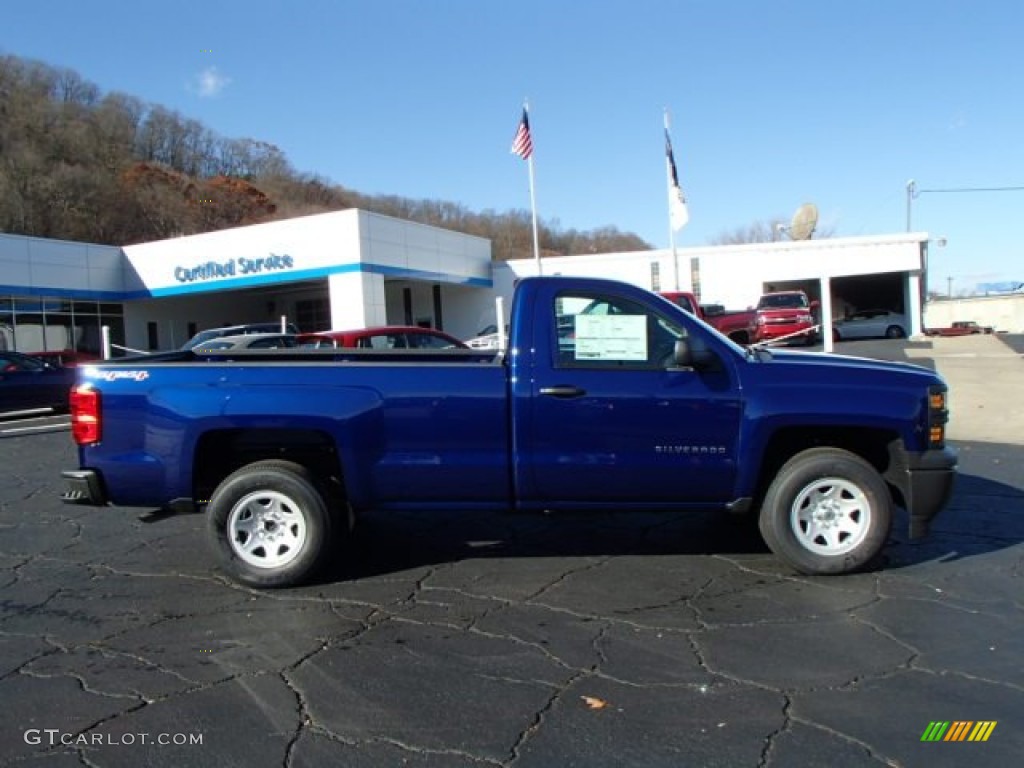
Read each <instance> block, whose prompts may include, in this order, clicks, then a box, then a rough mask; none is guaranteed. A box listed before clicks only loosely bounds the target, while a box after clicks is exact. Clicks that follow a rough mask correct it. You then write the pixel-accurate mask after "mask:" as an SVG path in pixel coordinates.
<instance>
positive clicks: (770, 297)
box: [757, 293, 808, 309]
mask: <svg viewBox="0 0 1024 768" xmlns="http://www.w3.org/2000/svg"><path fill="white" fill-rule="evenodd" d="M807 306H808V304H807V296H805V295H804V294H802V293H769V294H766V295H764V296H762V297H761V300H760V301H759V302H757V308H758V309H804V308H805V307H807Z"/></svg>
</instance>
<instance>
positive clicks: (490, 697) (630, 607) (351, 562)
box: [0, 338, 1024, 768]
mask: <svg viewBox="0 0 1024 768" xmlns="http://www.w3.org/2000/svg"><path fill="white" fill-rule="evenodd" d="M949 341H950V342H954V341H955V342H956V343H955V344H953V343H950V344H947V343H946V342H945V341H942V340H940V341H936V342H934V343H933V342H907V343H902V344H901V343H892V342H888V343H884V344H882V343H880V344H870V343H869V344H864V345H859V344H854V343H850V346H848V345H839V348H838V351H839V352H841V353H846V354H865V355H877V356H888V357H893V358H895V359H911V360H913V361H914V362H919V363H922V364H925V365H931V366H934V367H936V368H938V369H939V370H940V372H943V373H944V374H946V372H947V371H948V372H949V374H950V375H949V378H950V383H951V385H952V394H951V401H952V402H953V403H954V413H953V422H952V424H951V429H950V434H951V435H952V436H954V437H955V438H956V444H957V446H958V447H959V449H960V457H961V473H960V478H959V482H958V486H957V490H956V493H955V496H954V498H953V501H952V503H951V505H950V507H949V508H948V509H947V510H946V511H945V512H944V513H943V514H942V515H941V516H940V517H939V518H938V519H937V520H936V523H935V525H934V527H933V530H932V533H931V535H930V536H929V537H928V538H927V539H925V540H923V541H920V542H909V541H907V538H906V536H905V533H904V531H903V529H902V527H901V526H900V524H899V523H900V522H902V520H900V521H898V523H897V526H896V528H895V529H894V534H893V539H892V541H891V543H890V545H889V546H888V547H887V548H886V551H885V557H884V564H883V566H882V568H881V569H879V570H876V571H874V572H871V573H865V574H858V575H854V576H844V577H833V578H809V577H803V576H794V575H793V574H792V573H791V572H789V571H788V570H786V569H785V568H784V567H783V566H781V565H780V564H779V562H778V561H777V560H776V559H775V558H774V557H773V556H771V555H770V554H769V553H768V551H767V550H766V548H765V547H764V545H763V543H762V542H761V541H760V539H759V537H758V535H757V532H756V527H754V526H752V525H749V524H747V523H745V522H744V521H741V520H736V519H731V518H728V517H726V516H723V515H717V514H707V515H693V514H691V515H659V516H655V515H626V514H601V515H597V516H582V515H581V516H570V517H563V516H559V517H544V516H523V517H513V516H504V515H496V514H489V513H485V514H480V513H476V514H471V513H462V512H460V513H452V514H449V515H434V514H431V515H430V516H429V517H428V516H422V517H418V516H415V515H373V516H368V517H367V518H366V519H365V520H364V521H363V522H362V526H361V528H360V530H359V532H358V535H357V537H356V542H355V546H354V548H353V549H352V551H351V552H349V553H348V555H347V558H346V560H345V561H344V562H339V564H338V566H337V567H336V568H335V569H334V570H333V571H332V572H331V573H329V574H326V576H325V577H324V578H323V579H321V580H320V582H319V583H317V584H315V585H311V586H308V587H304V588H301V589H293V590H286V591H277V592H259V591H255V590H251V589H247V588H244V587H240V586H238V585H234V584H231V583H229V582H228V581H226V580H225V579H224V578H223V577H222V576H220V575H219V574H218V573H217V571H215V570H214V569H213V567H212V564H213V560H212V557H211V555H210V554H209V553H208V552H207V549H206V541H205V535H204V533H205V532H204V526H203V520H202V519H201V517H199V516H195V515H193V516H180V517H170V518H159V517H158V516H153V515H149V514H147V512H148V511H147V510H141V509H136V510H125V509H105V510H96V509H91V508H87V507H68V506H64V505H62V504H61V502H60V501H59V499H58V495H59V493H60V491H61V483H60V478H59V472H60V470H61V469H63V468H68V467H72V466H75V465H76V459H75V451H74V448H73V446H72V444H71V439H70V436H69V435H68V433H67V432H66V431H64V430H63V429H62V428H61V427H60V421H59V420H56V422H55V423H56V426H52V425H53V424H54V422H50V424H51V428H47V429H32V430H28V431H18V432H11V431H10V429H12V428H13V429H20V427H19V426H14V427H12V424H11V423H7V422H5V423H2V424H0V467H2V468H3V473H2V478H3V481H2V483H0V702H2V703H3V711H4V714H5V717H4V718H3V724H2V726H0V763H2V764H5V765H30V766H51V765H52V766H58V767H60V766H77V765H89V766H102V767H104V768H106V767H107V766H122V765H123V766H138V765H149V766H206V765H209V766H231V765H238V766H324V765H344V766H357V767H359V766H393V765H402V766H414V767H416V768H434V767H435V766H437V767H440V766H467V767H468V766H477V767H479V766H531V767H532V766H538V767H540V766H543V767H545V768H550V767H552V766H587V767H588V768H589V767H592V766H627V765H628V766H685V765H694V766H711V765H722V766H759V765H764V766H791V765H800V766H804V765H807V766H811V765H813V766H820V765H829V766H838V767H842V766H861V765H867V766H870V765H893V766H918V765H928V766H929V768H937V767H939V766H963V765H1015V764H1019V762H1020V756H1021V755H1022V754H1024V663H1022V662H1024V600H1022V589H1021V588H1022V584H1024V472H1022V466H1024V417H1022V416H1021V410H1020V406H1019V405H1017V402H1016V400H1013V401H1012V402H1007V400H1009V399H1010V396H1011V395H1013V394H1014V393H1016V396H1017V397H1018V398H1019V397H1020V393H1021V392H1024V360H1022V359H1021V352H1022V351H1024V349H1021V346H1020V339H1019V338H1009V339H995V338H989V339H988V340H984V341H983V342H982V341H979V342H974V341H973V340H949ZM971 345H973V346H971ZM1015 345H1016V346H1015ZM958 382H964V383H963V384H962V385H958ZM979 382H980V383H979ZM979 387H980V389H979ZM958 404H959V405H958ZM958 407H959V410H957V408H958ZM21 426H28V425H27V424H26V425H21ZM936 721H941V722H947V721H948V722H957V721H960V722H964V721H970V722H972V723H978V722H995V724H996V725H995V726H994V728H993V729H992V730H991V733H990V736H989V738H988V740H987V741H984V742H971V741H964V742H953V741H949V742H946V741H938V742H929V741H922V735H923V734H924V733H925V731H926V730H927V729H928V728H929V725H930V724H931V723H934V722H936Z"/></svg>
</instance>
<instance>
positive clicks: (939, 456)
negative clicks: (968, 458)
mask: <svg viewBox="0 0 1024 768" xmlns="http://www.w3.org/2000/svg"><path fill="white" fill-rule="evenodd" d="M895 453H896V455H894V456H892V458H893V459H894V460H895V461H894V462H893V463H892V464H891V465H890V466H891V469H890V473H889V474H888V475H887V479H889V480H890V481H892V482H893V483H894V484H895V485H897V486H898V487H899V489H900V490H901V491H902V493H903V498H904V502H905V505H906V508H907V512H908V513H909V514H910V538H912V539H917V538H920V537H922V536H926V535H927V534H928V529H929V528H930V527H931V521H932V518H934V517H935V516H936V515H937V514H938V513H939V512H940V511H942V509H943V507H945V506H946V504H947V503H948V502H949V499H950V497H951V496H952V495H953V486H954V484H955V482H956V465H957V455H956V451H954V450H953V449H952V448H950V447H948V446H947V447H945V448H941V449H937V450H933V451H924V452H923V453H909V452H906V451H903V450H902V448H900V449H897V450H896V452H895Z"/></svg>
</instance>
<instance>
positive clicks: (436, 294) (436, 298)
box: [434, 285, 444, 331]
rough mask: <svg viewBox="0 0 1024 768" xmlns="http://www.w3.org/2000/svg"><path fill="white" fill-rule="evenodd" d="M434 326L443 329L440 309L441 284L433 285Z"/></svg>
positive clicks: (442, 317)
mask: <svg viewBox="0 0 1024 768" xmlns="http://www.w3.org/2000/svg"><path fill="white" fill-rule="evenodd" d="M434 327H435V328H437V330H439V331H443V330H444V314H443V313H442V311H441V286H440V285H435V286H434Z"/></svg>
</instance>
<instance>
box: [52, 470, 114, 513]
mask: <svg viewBox="0 0 1024 768" xmlns="http://www.w3.org/2000/svg"><path fill="white" fill-rule="evenodd" d="M60 476H61V477H63V478H64V480H65V481H66V483H67V490H65V491H64V493H62V494H61V496H60V500H61V501H63V502H64V503H65V504H88V505H91V506H94V507H102V506H106V504H107V501H108V499H107V494H106V491H105V490H104V488H103V481H102V480H101V479H100V476H99V474H98V473H97V472H96V471H95V470H92V469H65V470H64V471H63V472H61V473H60Z"/></svg>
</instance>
